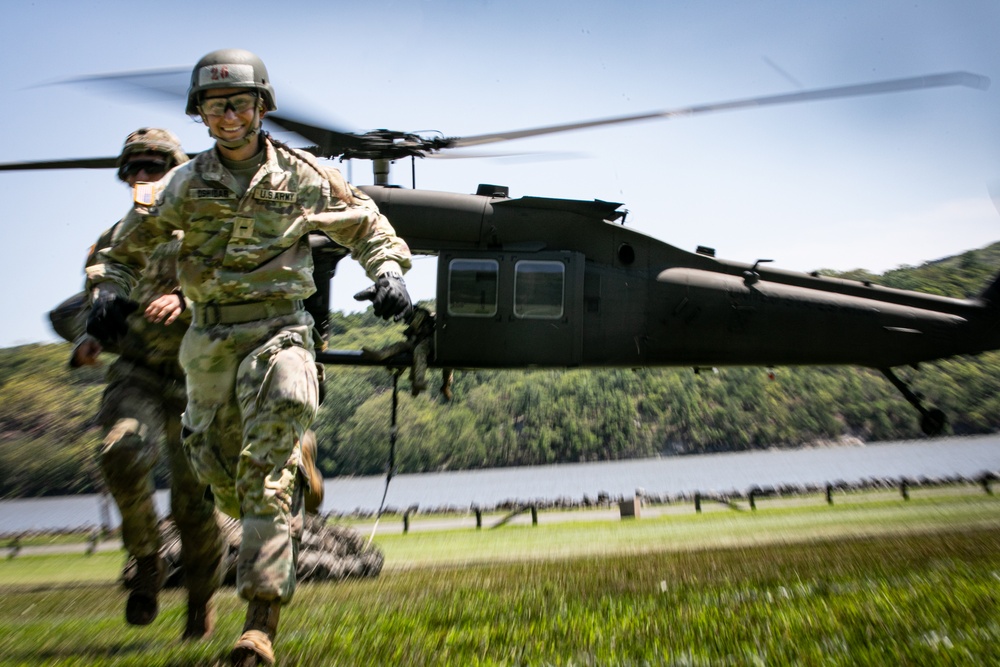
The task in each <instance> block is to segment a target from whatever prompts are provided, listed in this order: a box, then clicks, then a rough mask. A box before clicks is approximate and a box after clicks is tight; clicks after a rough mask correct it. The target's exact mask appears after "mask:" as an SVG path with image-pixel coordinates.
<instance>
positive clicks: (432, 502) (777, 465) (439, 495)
mask: <svg viewBox="0 0 1000 667" xmlns="http://www.w3.org/2000/svg"><path fill="white" fill-rule="evenodd" d="M998 471H1000V436H998V435H991V436H980V437H963V438H940V439H934V440H915V441H906V442H890V443H879V444H871V445H865V446H857V447H849V446H841V447H830V448H815V449H795V450H773V451H757V452H746V453H728V454H706V455H697V456H675V457H665V458H656V459H639V460H631V461H614V462H603V463H573V464H561V465H548V466H528V467H520V468H494V469H489V470H474V471H464V472H442V473H427V474H419V475H397V476H395V477H393V479H392V482H391V484H390V485H389V492H388V496H387V498H386V505H387V506H388V507H392V508H397V509H405V508H407V507H410V506H412V505H419V506H420V507H422V508H424V509H432V508H442V507H455V508H459V509H468V508H469V507H470V506H471V505H474V504H475V505H480V506H483V507H492V506H494V505H497V504H499V503H502V502H504V501H507V500H513V501H530V500H556V499H568V500H571V501H580V500H582V499H583V498H584V497H585V496H586V497H589V498H592V499H593V498H596V497H597V495H598V494H600V493H607V494H609V495H610V496H611V497H616V496H625V497H630V496H632V495H633V494H634V493H635V492H636V489H643V490H644V491H645V492H646V493H649V494H656V495H661V496H677V495H680V494H692V493H694V492H695V491H700V492H702V493H706V494H708V493H713V492H717V493H721V492H729V491H738V492H741V493H745V492H746V491H747V490H749V489H750V488H752V487H753V486H761V487H767V486H775V487H776V486H782V485H786V484H787V485H806V484H812V485H817V486H822V485H825V484H826V483H828V482H830V483H837V482H847V483H857V482H864V481H868V480H872V479H882V478H889V479H899V478H901V477H909V478H914V479H916V478H920V477H930V478H934V477H951V476H964V477H970V478H972V477H976V476H978V475H980V474H981V473H983V472H998ZM384 487H385V477H384V476H371V477H346V478H335V479H331V480H327V482H326V498H325V500H324V503H323V508H322V510H323V511H324V512H351V511H355V510H360V511H365V512H375V511H376V510H377V509H378V507H379V503H380V502H381V500H382V493H383V491H384ZM157 503H158V506H159V507H160V510H161V512H165V511H166V509H167V506H168V497H167V494H166V492H165V491H160V492H158V494H157ZM110 517H111V523H112V525H117V524H118V522H119V518H118V514H117V511H116V510H115V508H114V504H113V503H112V504H111V508H110ZM100 524H101V500H100V497H99V496H96V495H85V496H72V497H60V498H40V499H30V500H3V501H0V534H4V533H13V532H18V531H23V530H32V529H39V530H53V529H66V528H82V527H92V526H98V525H100Z"/></svg>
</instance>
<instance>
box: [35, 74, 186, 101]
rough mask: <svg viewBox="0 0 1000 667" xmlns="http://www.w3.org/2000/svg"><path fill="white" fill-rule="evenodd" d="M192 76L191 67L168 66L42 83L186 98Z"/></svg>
mask: <svg viewBox="0 0 1000 667" xmlns="http://www.w3.org/2000/svg"><path fill="white" fill-rule="evenodd" d="M190 77H191V68H190V67H166V68H163V69H149V70H139V71H132V72H112V73H110V74H93V75H89V76H77V77H73V78H70V79H60V80H59V81H54V82H52V83H48V84H40V85H43V86H46V85H61V84H67V83H70V84H89V83H96V84H103V85H108V86H110V87H112V88H113V89H115V90H116V91H118V92H121V91H130V92H132V93H140V94H149V93H153V94H155V95H158V96H160V97H167V98H170V99H177V98H180V99H184V98H185V97H187V86H188V82H189V81H190Z"/></svg>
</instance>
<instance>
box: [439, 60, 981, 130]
mask: <svg viewBox="0 0 1000 667" xmlns="http://www.w3.org/2000/svg"><path fill="white" fill-rule="evenodd" d="M989 85H990V79H989V77H985V76H981V75H979V74H972V73H971V72H948V73H944V74H930V75H926V76H915V77H909V78H904V79H888V80H885V81H875V82H872V83H861V84H855V85H851V86H835V87H833V88H819V89H815V90H803V91H799V92H795V93H784V94H781V95H766V96H764V97H749V98H745V99H739V100H732V101H729V102H716V103H714V104H700V105H695V106H689V107H678V108H677V109H666V110H663V111H650V112H647V113H642V114H636V115H629V116H615V117H611V118H602V119H598V120H588V121H580V122H577V123H565V124H562V125H548V126H545V127H536V128H529V129H525V130H513V131H510V132H496V133H493V134H479V135H476V136H472V137H457V138H454V139H452V140H451V142H450V147H453V148H458V147H461V146H481V145H483V144H491V143H496V142H498V141H510V140H511V139H524V138H526V137H537V136H540V135H544V134H555V133H557V132H569V131H571V130H583V129H587V128H591V127H600V126H603V125H614V124H617V123H633V122H637V121H642V120H653V119H657V118H666V119H670V118H680V117H682V116H694V115H696V114H703V113H711V112H715V111H729V110H732V109H745V108H751V107H763V106H773V105H778V104H793V103H796V102H811V101H813V100H827V99H834V98H839V97H860V96H863V95H879V94H882V93H896V92H902V91H907V90H920V89H922V88H940V87H944V86H966V87H969V88H978V89H980V90H986V89H987V88H989Z"/></svg>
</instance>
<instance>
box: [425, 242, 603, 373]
mask: <svg viewBox="0 0 1000 667" xmlns="http://www.w3.org/2000/svg"><path fill="white" fill-rule="evenodd" d="M583 267H584V260H583V255H581V254H579V253H569V252H547V253H546V252H537V253H502V252H471V253H470V252H463V253H454V252H445V253H442V254H441V256H440V258H439V260H438V295H437V303H438V304H439V306H438V315H437V329H436V333H435V359H436V361H437V365H439V366H454V367H462V366H464V365H469V366H494V367H497V368H505V367H517V366H525V365H537V366H552V367H566V366H576V365H578V364H579V363H580V357H581V354H582V349H583V344H582V340H583V338H582V331H581V329H580V321H581V320H580V318H581V313H582V310H581V309H582V304H583Z"/></svg>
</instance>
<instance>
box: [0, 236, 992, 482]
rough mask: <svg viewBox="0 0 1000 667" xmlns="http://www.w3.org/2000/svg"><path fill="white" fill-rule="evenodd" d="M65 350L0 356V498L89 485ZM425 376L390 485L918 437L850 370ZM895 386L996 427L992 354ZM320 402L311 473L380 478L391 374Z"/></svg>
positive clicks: (329, 378)
mask: <svg viewBox="0 0 1000 667" xmlns="http://www.w3.org/2000/svg"><path fill="white" fill-rule="evenodd" d="M998 267H1000V243H998V244H994V245H992V246H988V247H986V248H982V249H979V250H972V251H969V252H966V253H963V254H962V255H959V256H956V257H951V258H947V259H945V260H939V261H937V262H929V263H926V264H924V265H921V266H919V267H901V268H899V269H895V270H892V271H889V272H887V273H885V274H883V275H880V276H877V275H874V274H870V273H868V272H866V271H862V270H857V271H851V272H846V273H834V272H829V271H824V272H823V273H825V274H827V275H836V276H839V277H846V278H853V279H861V280H872V281H874V282H877V283H879V284H881V285H885V286H888V287H899V288H902V289H917V290H920V291H924V292H930V293H935V294H941V295H945V296H955V297H966V296H972V295H974V294H976V293H978V292H979V291H980V290H981V289H982V288H983V286H984V285H985V284H987V283H988V282H989V281H990V280H991V279H992V277H993V275H994V274H995V273H996V272H997V269H998ZM331 323H332V327H331V337H330V347H331V348H333V349H358V348H360V347H362V346H367V347H379V346H382V345H388V344H390V343H392V342H395V341H397V340H400V337H401V334H400V331H401V325H398V324H395V325H394V324H385V323H383V322H382V321H381V320H379V319H377V318H375V317H374V316H373V315H372V314H371V311H368V312H365V313H352V314H344V313H333V314H332V319H331ZM68 353H69V345H68V344H51V345H25V346H19V347H14V348H6V349H0V497H3V498H10V497H34V496H44V495H63V494H73V493H93V492H95V491H97V490H98V488H99V487H98V485H99V483H100V482H99V477H100V476H99V474H98V473H97V469H96V464H95V457H94V454H95V452H96V451H97V448H98V446H99V444H100V440H101V433H100V428H99V427H98V426H97V424H96V423H95V422H94V415H95V414H96V411H97V407H98V404H99V401H100V395H101V392H102V390H103V387H104V372H103V370H102V369H94V368H84V369H78V370H72V371H71V370H69V369H68V368H67V366H66V360H67V356H68ZM901 375H903V376H904V377H905V376H906V373H905V372H904V371H901ZM428 379H429V380H430V382H429V384H430V389H429V390H428V391H425V392H423V393H421V394H420V395H418V396H411V395H410V393H409V383H408V380H407V379H406V375H405V374H404V375H403V376H402V377H401V379H400V382H399V390H400V398H399V414H398V432H397V439H396V450H395V462H396V466H397V467H396V470H397V471H398V472H400V473H417V472H430V471H441V470H461V469H470V468H489V467H499V466H520V465H538V464H549V463H563V462H578V461H603V460H619V459H629V458H638V457H650V456H671V455H683V454H693V453H707V452H720V451H742V450H753V449H765V448H772V447H800V446H809V445H825V444H837V443H841V442H844V441H845V440H847V439H851V440H853V439H855V438H856V439H860V440H862V441H866V442H870V441H880V440H897V439H908V438H918V437H922V435H921V433H920V429H919V419H918V414H917V412H916V411H915V410H914V409H913V408H912V406H910V405H909V404H908V403H907V402H906V401H905V400H904V399H903V398H902V397H901V396H900V395H899V393H898V392H897V391H896V390H895V389H894V388H893V387H892V386H891V385H890V384H889V383H888V382H887V381H886V380H885V379H884V378H883V377H882V376H881V374H879V373H878V372H876V371H872V370H869V369H861V368H843V367H837V368H833V367H793V368H778V369H775V370H774V371H773V375H772V373H769V372H768V371H767V370H766V369H760V368H724V369H719V371H718V372H701V373H698V374H696V373H694V372H692V371H691V370H690V369H675V368H669V369H664V368H646V369H637V370H619V369H602V370H573V371H548V370H534V371H475V372H457V373H456V375H455V378H454V384H453V387H452V392H453V399H452V400H451V401H446V400H445V399H444V398H443V397H442V396H441V394H440V393H438V392H437V391H436V390H435V386H436V384H437V382H436V378H435V377H433V371H431V372H429V376H428ZM905 379H908V380H910V381H911V383H912V384H911V386H912V388H913V389H914V391H916V392H917V393H918V394H923V395H924V396H925V397H926V399H927V402H928V403H932V404H933V405H935V406H937V407H939V408H941V409H942V410H944V411H945V413H946V414H948V416H949V425H948V428H947V431H946V432H947V433H953V434H976V433H991V432H996V431H997V430H1000V391H998V389H1000V354H998V353H988V354H983V355H980V356H978V357H974V358H956V359H950V360H945V361H940V362H935V363H930V364H925V365H923V366H922V368H921V370H920V372H919V373H913V374H912V376H911V377H909V378H905ZM325 392H326V398H325V401H324V403H323V406H322V407H321V409H320V414H319V417H318V419H317V421H316V423H315V424H314V429H315V430H316V433H317V437H318V441H319V446H320V456H319V459H320V460H319V465H320V467H321V468H322V470H323V472H324V474H326V475H327V476H335V475H369V474H381V473H384V472H385V470H386V465H387V462H388V459H389V447H390V444H389V443H390V416H391V392H392V376H391V374H390V373H389V372H388V371H386V370H384V369H378V368H346V367H327V375H326V382H325ZM164 472H165V468H163V469H162V470H161V475H162V474H163V473H164ZM161 481H162V480H161Z"/></svg>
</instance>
